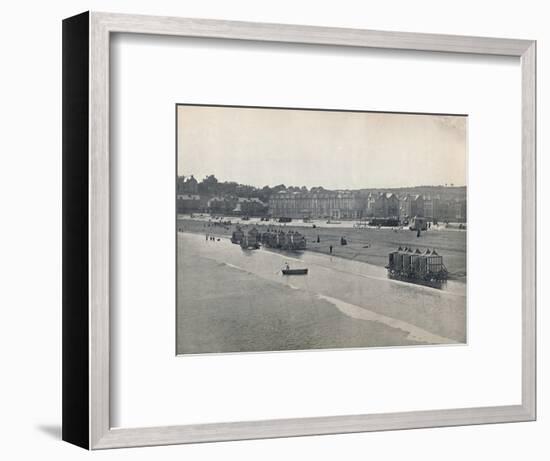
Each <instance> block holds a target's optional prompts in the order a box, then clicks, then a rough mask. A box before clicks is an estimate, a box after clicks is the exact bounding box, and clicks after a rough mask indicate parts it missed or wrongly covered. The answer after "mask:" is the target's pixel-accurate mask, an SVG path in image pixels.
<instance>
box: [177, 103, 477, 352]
mask: <svg viewBox="0 0 550 461" xmlns="http://www.w3.org/2000/svg"><path fill="white" fill-rule="evenodd" d="M175 116H176V175H175V176H176V179H175V181H176V185H175V189H176V197H175V208H176V209H175V221H176V252H177V254H176V268H177V270H176V277H177V282H176V291H177V293H176V338H175V342H176V354H177V355H187V354H210V353H217V354H220V353H239V352H270V351H271V352H275V351H304V350H322V349H346V348H348V349H349V348H369V347H398V346H426V345H453V344H466V343H467V227H468V220H467V202H468V191H467V182H468V181H467V169H468V164H467V162H468V116H467V114H432V113H412V112H411V113H405V112H380V111H368V110H357V111H350V110H335V109H326V108H317V109H310V108H308V109H304V108H278V107H252V106H250V107H249V106H222V105H197V104H177V105H176V110H175Z"/></svg>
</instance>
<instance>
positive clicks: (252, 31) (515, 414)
mask: <svg viewBox="0 0 550 461" xmlns="http://www.w3.org/2000/svg"><path fill="white" fill-rule="evenodd" d="M113 33H126V34H149V35H170V36H181V37H203V38H204V37H207V38H217V39H227V40H251V41H252V40H253V41H263V42H279V43H298V44H316V45H337V46H342V47H368V48H377V49H393V50H411V51H425V52H446V53H463V54H464V53H469V54H476V55H500V56H511V57H517V58H519V59H520V63H521V111H522V114H521V123H522V135H521V136H522V144H521V149H522V152H521V155H522V352H521V353H522V398H521V404H519V405H510V406H488V407H479V408H460V409H445V410H430V411H410V412H396V413H385V414H358V415H346V416H327V417H309V418H295V419H277V420H266V421H240V422H230V423H215V424H197V425H181V426H165V427H143V428H112V427H111V424H110V418H109V414H110V399H111V394H110V376H111V370H110V366H111V363H110V334H111V332H110V311H109V309H110V307H109V306H110V290H111V287H110V251H111V249H110V215H109V213H110V187H111V185H110V169H109V165H110V150H109V149H110V147H109V132H110V116H109V107H110V96H109V66H110V60H111V59H112V58H111V55H110V39H111V36H112V34H113ZM535 419H536V42H535V41H533V40H515V39H503V38H486V37H468V36H452V35H434V34H422V33H405V32H383V31H374V30H355V29H342V28H332V27H311V26H299V25H286V24H265V23H251V22H233V21H219V20H208V19H185V18H175V17H153V16H141V15H127V14H113V13H98V12H86V13H82V14H80V15H77V16H73V17H71V18H67V19H65V20H64V21H63V439H64V440H65V441H67V442H70V443H73V444H75V445H78V446H81V447H84V448H87V449H106V448H118V447H137V446H150V445H167V444H180V443H195V442H214V441H228V440H244V439H261V438H274V437H294V436H307V435H322V434H339V433H352V432H366V431H385V430H396V429H411V428H426V427H444V426H458V425H470V424H490V423H504V422H520V421H533V420H535Z"/></svg>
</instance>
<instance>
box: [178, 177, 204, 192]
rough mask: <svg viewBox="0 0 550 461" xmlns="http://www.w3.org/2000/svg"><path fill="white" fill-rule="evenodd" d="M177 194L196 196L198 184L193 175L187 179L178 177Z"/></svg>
mask: <svg viewBox="0 0 550 461" xmlns="http://www.w3.org/2000/svg"><path fill="white" fill-rule="evenodd" d="M177 193H178V194H198V193H199V183H198V181H197V180H196V179H195V178H194V176H193V175H191V176H189V177H187V178H186V177H185V176H180V177H178V179H177Z"/></svg>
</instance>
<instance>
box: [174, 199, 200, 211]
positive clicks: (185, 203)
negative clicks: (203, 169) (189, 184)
mask: <svg viewBox="0 0 550 461" xmlns="http://www.w3.org/2000/svg"><path fill="white" fill-rule="evenodd" d="M201 205H202V201H201V198H200V196H199V195H198V194H178V195H177V196H176V210H177V212H178V213H193V212H195V211H201V209H202V206H201Z"/></svg>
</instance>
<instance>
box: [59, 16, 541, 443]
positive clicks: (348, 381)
mask: <svg viewBox="0 0 550 461" xmlns="http://www.w3.org/2000/svg"><path fill="white" fill-rule="evenodd" d="M535 112H536V111H535V42H533V41H529V40H513V39H497V38H482V37H460V36H444V35H429V34H416V33H397V32H380V31H369V30H351V29H335V28H323V27H310V26H294V25H280V24H259V23H258V24H256V23H245V22H227V21H215V20H203V19H183V18H167V17H149V16H136V15H122V14H112V13H83V14H81V15H78V16H74V17H72V18H68V19H65V20H64V21H63V439H64V440H66V441H68V442H70V443H73V444H76V445H79V446H82V447H84V448H88V449H101V448H116V447H131V446H145V445H163V444H177V443H193V442H207V441H224V440H239V439H256V438H269V437H288V436H301V435H320V434H334V433H346V432H362V431H376V430H390V429H409V428H422V427H439V426H454V425H465V424H485V423H498V422H519V421H532V420H534V419H535V415H536V401H535V382H536V379H535V362H536V358H535V345H536V338H535V310H536V300H535V292H536V285H535V284H536V266H535V250H536V234H535V223H536V216H535V214H536V213H535V210H536V197H535V190H536V189H535V179H536V174H535V164H536V162H535V152H536V150H535V126H536V125H535Z"/></svg>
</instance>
